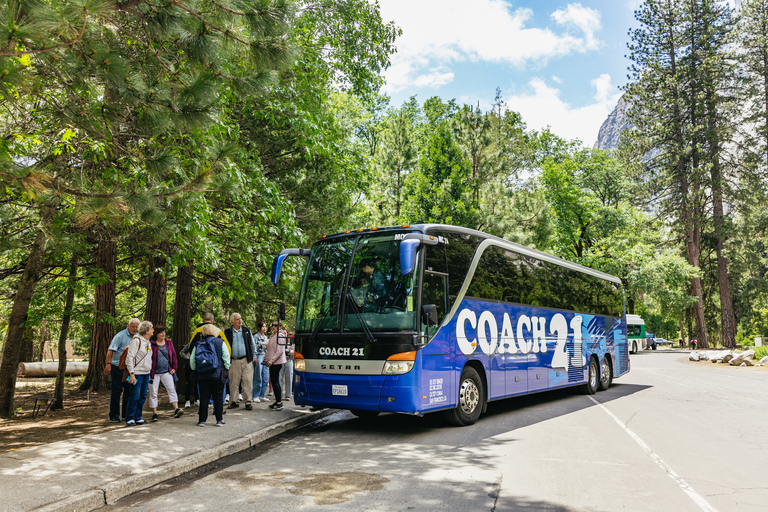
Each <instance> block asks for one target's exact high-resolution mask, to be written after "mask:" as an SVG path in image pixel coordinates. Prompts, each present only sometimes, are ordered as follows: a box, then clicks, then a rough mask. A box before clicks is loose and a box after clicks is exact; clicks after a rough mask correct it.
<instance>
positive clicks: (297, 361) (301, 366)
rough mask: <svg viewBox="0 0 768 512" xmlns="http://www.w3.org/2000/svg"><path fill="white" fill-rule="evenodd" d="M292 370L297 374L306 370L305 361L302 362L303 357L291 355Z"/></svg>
mask: <svg viewBox="0 0 768 512" xmlns="http://www.w3.org/2000/svg"><path fill="white" fill-rule="evenodd" d="M293 369H294V370H295V371H297V372H303V371H306V369H307V364H306V361H304V356H303V355H301V354H299V353H298V352H295V351H294V353H293Z"/></svg>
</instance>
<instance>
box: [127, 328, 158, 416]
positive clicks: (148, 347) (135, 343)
mask: <svg viewBox="0 0 768 512" xmlns="http://www.w3.org/2000/svg"><path fill="white" fill-rule="evenodd" d="M152 334H153V326H152V322H147V321H144V322H141V323H140V324H139V329H138V332H137V333H136V335H135V336H134V337H133V339H132V340H131V344H130V345H128V357H126V359H125V367H126V369H127V370H128V373H129V374H130V377H129V378H128V382H129V383H130V385H131V389H130V398H129V399H128V410H127V411H126V416H125V424H126V425H127V426H129V427H132V426H134V425H144V424H145V423H146V421H144V420H143V419H141V410H142V409H143V408H144V402H145V401H146V399H147V385H149V372H151V371H152V344H151V343H150V342H149V338H150V337H152Z"/></svg>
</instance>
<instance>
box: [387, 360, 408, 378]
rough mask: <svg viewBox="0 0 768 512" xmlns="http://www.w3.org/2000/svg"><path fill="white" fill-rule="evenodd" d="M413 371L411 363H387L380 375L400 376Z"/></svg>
mask: <svg viewBox="0 0 768 512" xmlns="http://www.w3.org/2000/svg"><path fill="white" fill-rule="evenodd" d="M412 369H413V361H387V362H386V363H384V371H383V372H382V375H402V374H403V373H408V372H409V371H411V370H412Z"/></svg>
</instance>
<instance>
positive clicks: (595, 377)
mask: <svg viewBox="0 0 768 512" xmlns="http://www.w3.org/2000/svg"><path fill="white" fill-rule="evenodd" d="M599 375H600V368H598V366H597V359H595V358H594V357H590V358H589V374H588V375H587V383H586V384H584V385H583V386H581V392H582V393H584V394H585V395H594V394H595V393H597V386H598V385H599V384H598V383H599V382H600V377H599Z"/></svg>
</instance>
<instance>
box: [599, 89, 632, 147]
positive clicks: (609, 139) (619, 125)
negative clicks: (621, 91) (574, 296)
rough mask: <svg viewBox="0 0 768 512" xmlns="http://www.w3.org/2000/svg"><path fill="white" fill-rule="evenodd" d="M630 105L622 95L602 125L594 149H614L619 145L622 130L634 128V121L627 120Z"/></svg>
mask: <svg viewBox="0 0 768 512" xmlns="http://www.w3.org/2000/svg"><path fill="white" fill-rule="evenodd" d="M628 107H629V106H628V105H627V102H626V101H624V97H623V96H622V97H621V98H620V99H619V103H618V104H617V105H616V108H614V109H613V112H611V114H610V115H609V116H608V118H607V119H606V120H605V121H604V122H603V124H602V126H600V131H599V132H598V134H597V141H596V142H595V145H594V146H592V147H593V148H594V149H604V150H606V151H613V150H615V149H616V148H618V146H619V135H620V134H621V132H622V131H624V130H627V129H629V128H632V123H630V122H629V121H628V120H627V117H626V111H627V108H628Z"/></svg>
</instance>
